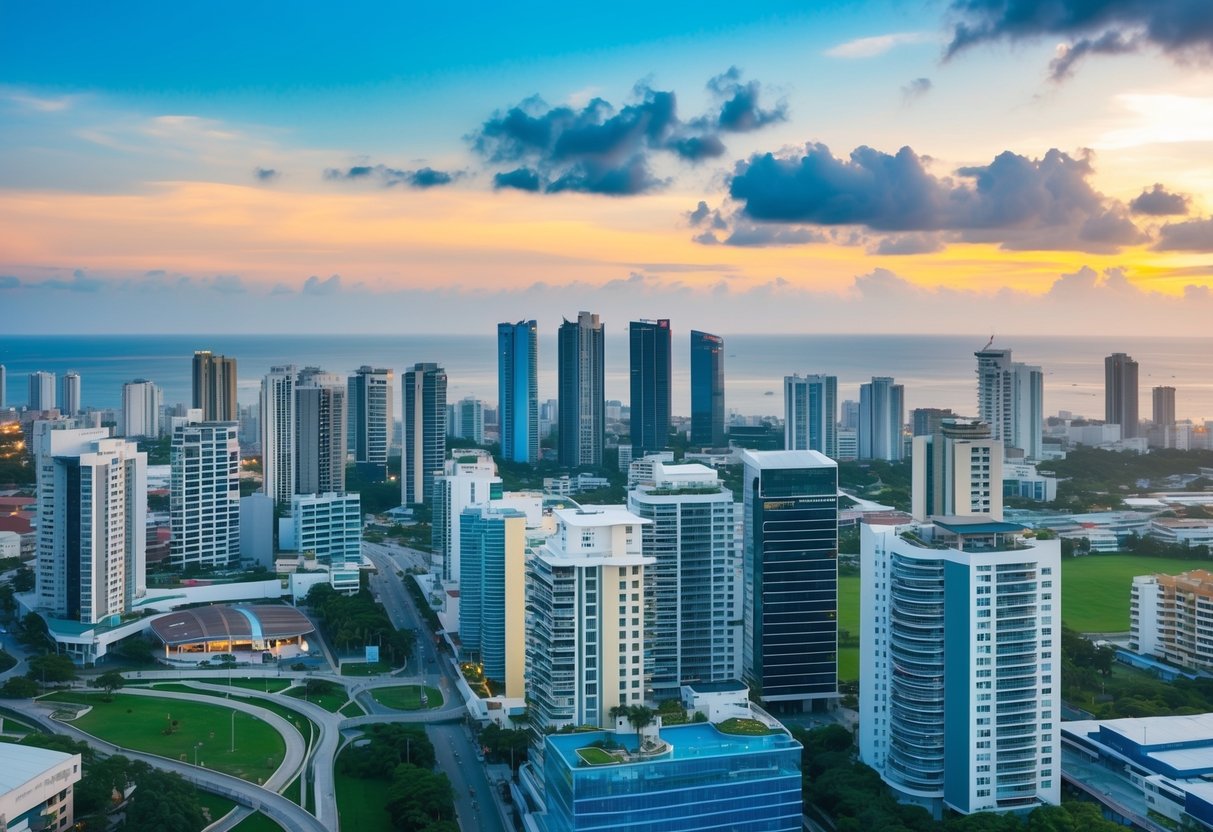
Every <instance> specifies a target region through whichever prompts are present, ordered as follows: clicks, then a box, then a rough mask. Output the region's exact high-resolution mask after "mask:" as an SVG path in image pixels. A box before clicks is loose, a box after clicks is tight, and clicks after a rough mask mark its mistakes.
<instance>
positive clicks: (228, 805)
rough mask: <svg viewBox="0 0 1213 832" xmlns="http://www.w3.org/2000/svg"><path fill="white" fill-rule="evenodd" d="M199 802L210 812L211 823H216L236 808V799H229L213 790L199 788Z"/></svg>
mask: <svg viewBox="0 0 1213 832" xmlns="http://www.w3.org/2000/svg"><path fill="white" fill-rule="evenodd" d="M198 802H199V803H200V804H202V808H204V809H206V810H207V812H208V813H209V814H210V817H211V823H214V822H215V821H217V820H219V818H221V817H223V816H224V815H226V814H227V813H228V812H230V811H232V809H235V808H236V803H235V801H233V800H228V799H227V798H226V797H220V796H219V795H217V794H212V793H211V792H204V791H203V790H202V789H199V790H198Z"/></svg>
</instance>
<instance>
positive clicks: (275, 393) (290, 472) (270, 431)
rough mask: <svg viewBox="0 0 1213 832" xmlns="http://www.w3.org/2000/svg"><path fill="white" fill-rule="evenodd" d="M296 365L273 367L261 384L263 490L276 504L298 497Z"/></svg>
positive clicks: (286, 504)
mask: <svg viewBox="0 0 1213 832" xmlns="http://www.w3.org/2000/svg"><path fill="white" fill-rule="evenodd" d="M297 374H298V369H297V368H296V367H295V365H293V364H288V365H284V366H281V367H271V368H270V372H269V374H268V375H267V376H266V377H265V378H264V379H262V381H261V471H262V476H263V480H262V485H261V490H262V491H263V492H264V493H266V494H268V495H270V496H271V497H273V498H274V505H281V506H289V505H290V503H291V497H293V496H295V431H296V425H295V377H296V376H297Z"/></svg>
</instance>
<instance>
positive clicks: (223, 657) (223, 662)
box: [215, 653, 236, 667]
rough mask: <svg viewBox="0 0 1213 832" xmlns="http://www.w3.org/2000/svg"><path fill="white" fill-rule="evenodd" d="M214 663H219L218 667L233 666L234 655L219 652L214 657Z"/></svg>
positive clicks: (234, 664) (234, 663)
mask: <svg viewBox="0 0 1213 832" xmlns="http://www.w3.org/2000/svg"><path fill="white" fill-rule="evenodd" d="M215 664H217V665H219V666H220V667H235V666H236V657H235V656H233V655H232V654H231V653H220V654H219V655H218V656H216V657H215Z"/></svg>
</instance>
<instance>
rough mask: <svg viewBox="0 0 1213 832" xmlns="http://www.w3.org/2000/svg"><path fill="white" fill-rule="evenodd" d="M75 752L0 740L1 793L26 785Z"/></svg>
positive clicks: (62, 762) (61, 763)
mask: <svg viewBox="0 0 1213 832" xmlns="http://www.w3.org/2000/svg"><path fill="white" fill-rule="evenodd" d="M74 756H75V755H74V754H65V753H63V752H62V751H51V750H50V749H49V748H33V747H31V746H28V745H17V744H16V743H11V742H0V793H4V792H9V791H12V790H13V789H15V788H17V787H18V786H24V785H25V784H26V783H28V782H29V781H31V780H33V779H34V778H35V777H37V776H38V775H40V774H42V773H43V772H44V771H46V770H47V769H49V768H54V767H56V766H60V765H63V764H64V763H66V762H67V761H68V760H70V759H71V758H72V757H74Z"/></svg>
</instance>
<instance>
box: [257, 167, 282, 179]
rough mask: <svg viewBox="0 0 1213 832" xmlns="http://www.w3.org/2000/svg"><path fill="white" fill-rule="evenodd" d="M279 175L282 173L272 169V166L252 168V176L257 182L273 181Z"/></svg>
mask: <svg viewBox="0 0 1213 832" xmlns="http://www.w3.org/2000/svg"><path fill="white" fill-rule="evenodd" d="M281 175H282V174H281V173H279V172H278V171H276V170H274V169H273V168H262V167H256V168H253V178H254V179H256V180H257V181H258V182H273V181H274V180H275V179H277V178H278V177H280V176H281Z"/></svg>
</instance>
